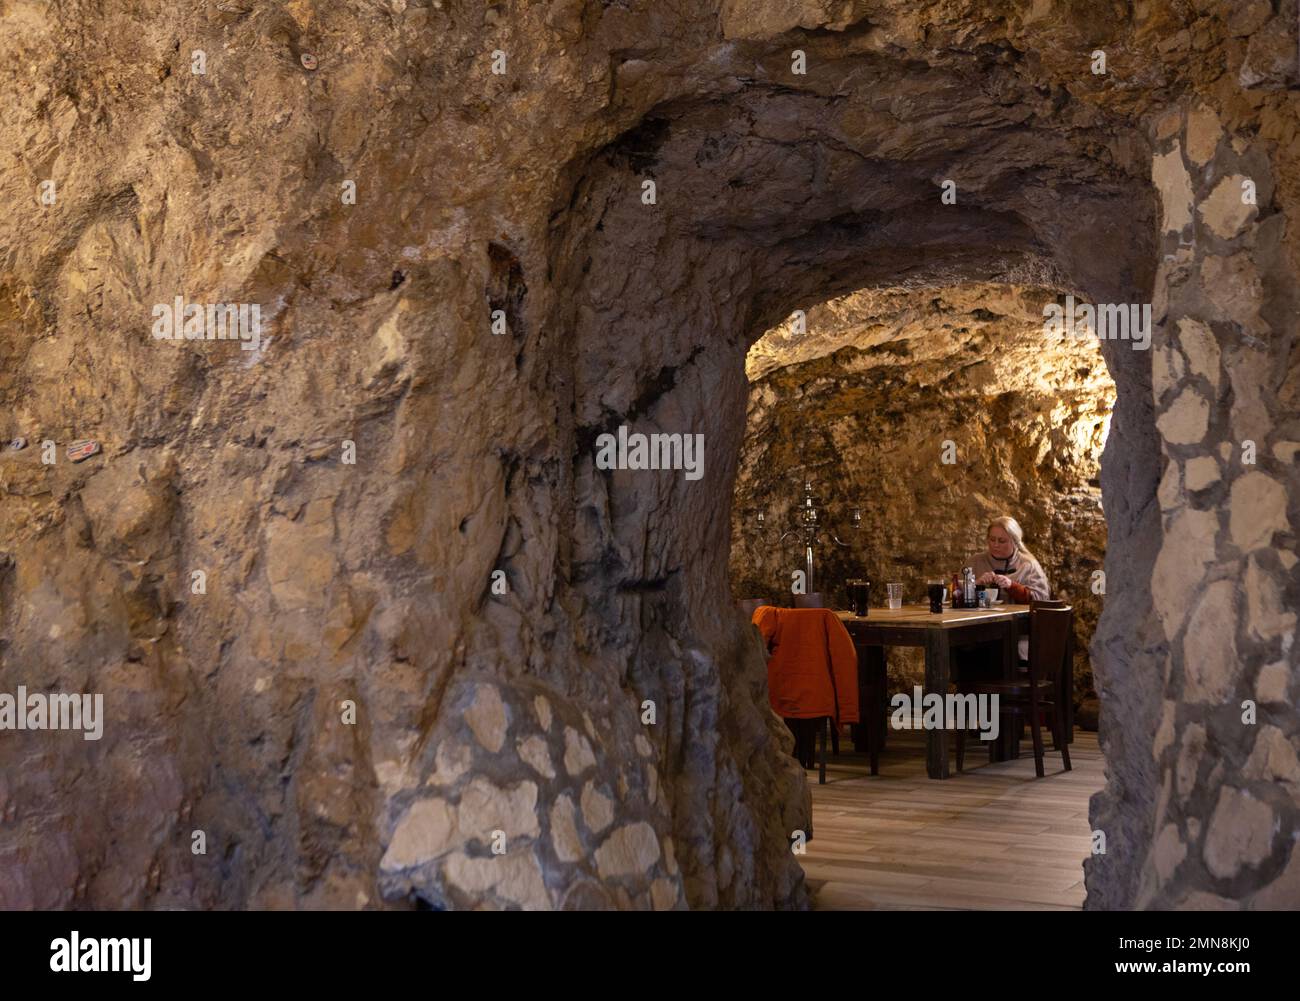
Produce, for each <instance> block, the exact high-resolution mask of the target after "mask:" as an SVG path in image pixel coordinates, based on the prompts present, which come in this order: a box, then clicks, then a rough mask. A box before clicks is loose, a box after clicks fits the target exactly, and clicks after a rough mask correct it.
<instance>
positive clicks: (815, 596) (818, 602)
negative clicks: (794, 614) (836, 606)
mask: <svg viewBox="0 0 1300 1001" xmlns="http://www.w3.org/2000/svg"><path fill="white" fill-rule="evenodd" d="M794 607H795V608H825V607H826V602H824V601H823V600H822V594H821V592H820V591H814V592H813V593H812V594H796V595H795V596H794Z"/></svg>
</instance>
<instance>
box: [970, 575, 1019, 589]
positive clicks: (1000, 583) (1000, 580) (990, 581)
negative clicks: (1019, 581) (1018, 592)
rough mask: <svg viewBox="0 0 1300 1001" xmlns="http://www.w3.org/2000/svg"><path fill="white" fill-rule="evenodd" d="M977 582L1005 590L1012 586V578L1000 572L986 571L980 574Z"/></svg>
mask: <svg viewBox="0 0 1300 1001" xmlns="http://www.w3.org/2000/svg"><path fill="white" fill-rule="evenodd" d="M975 583H976V584H983V585H984V586H985V587H988V586H992V587H996V588H998V589H999V590H1004V589H1006V588H1008V587H1010V586H1011V578H1010V577H1005V576H1003V575H1002V574H1000V573H986V574H983V575H981V576H980V578H979V580H977V581H976V582H975Z"/></svg>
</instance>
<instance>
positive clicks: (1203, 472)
mask: <svg viewBox="0 0 1300 1001" xmlns="http://www.w3.org/2000/svg"><path fill="white" fill-rule="evenodd" d="M1183 479H1184V481H1185V482H1186V484H1187V489H1188V490H1189V491H1196V490H1204V489H1205V488H1206V487H1208V486H1209V485H1210V484H1211V483H1217V482H1218V479H1219V463H1218V461H1217V460H1216V459H1214V458H1213V457H1212V456H1209V455H1198V456H1197V457H1196V458H1195V459H1189V460H1188V461H1187V472H1186V473H1185V475H1184V477H1183Z"/></svg>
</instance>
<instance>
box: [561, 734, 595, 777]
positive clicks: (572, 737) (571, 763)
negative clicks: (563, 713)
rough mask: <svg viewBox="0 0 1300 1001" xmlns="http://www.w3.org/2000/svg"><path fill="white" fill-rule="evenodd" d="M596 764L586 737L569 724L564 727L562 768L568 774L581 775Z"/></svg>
mask: <svg viewBox="0 0 1300 1001" xmlns="http://www.w3.org/2000/svg"><path fill="white" fill-rule="evenodd" d="M595 764H596V756H595V755H594V754H593V753H592V750H591V744H590V743H589V742H588V740H587V738H586V737H584V736H583V735H582V734H580V733H579V732H578V731H577V730H575V729H573V727H571V726H566V727H565V728H564V770H565V771H566V772H568V773H569V774H570V775H581V774H582V773H583V772H584V771H586V770H587V769H588V768H591V767H592V766H593V765H595Z"/></svg>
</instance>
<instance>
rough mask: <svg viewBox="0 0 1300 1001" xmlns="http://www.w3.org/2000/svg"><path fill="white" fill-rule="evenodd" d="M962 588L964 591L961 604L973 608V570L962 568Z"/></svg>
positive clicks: (971, 568)
mask: <svg viewBox="0 0 1300 1001" xmlns="http://www.w3.org/2000/svg"><path fill="white" fill-rule="evenodd" d="M961 576H962V586H963V588H964V589H965V590H964V593H963V595H962V604H963V605H965V606H966V607H967V608H974V607H975V568H974V567H962V568H961Z"/></svg>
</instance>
